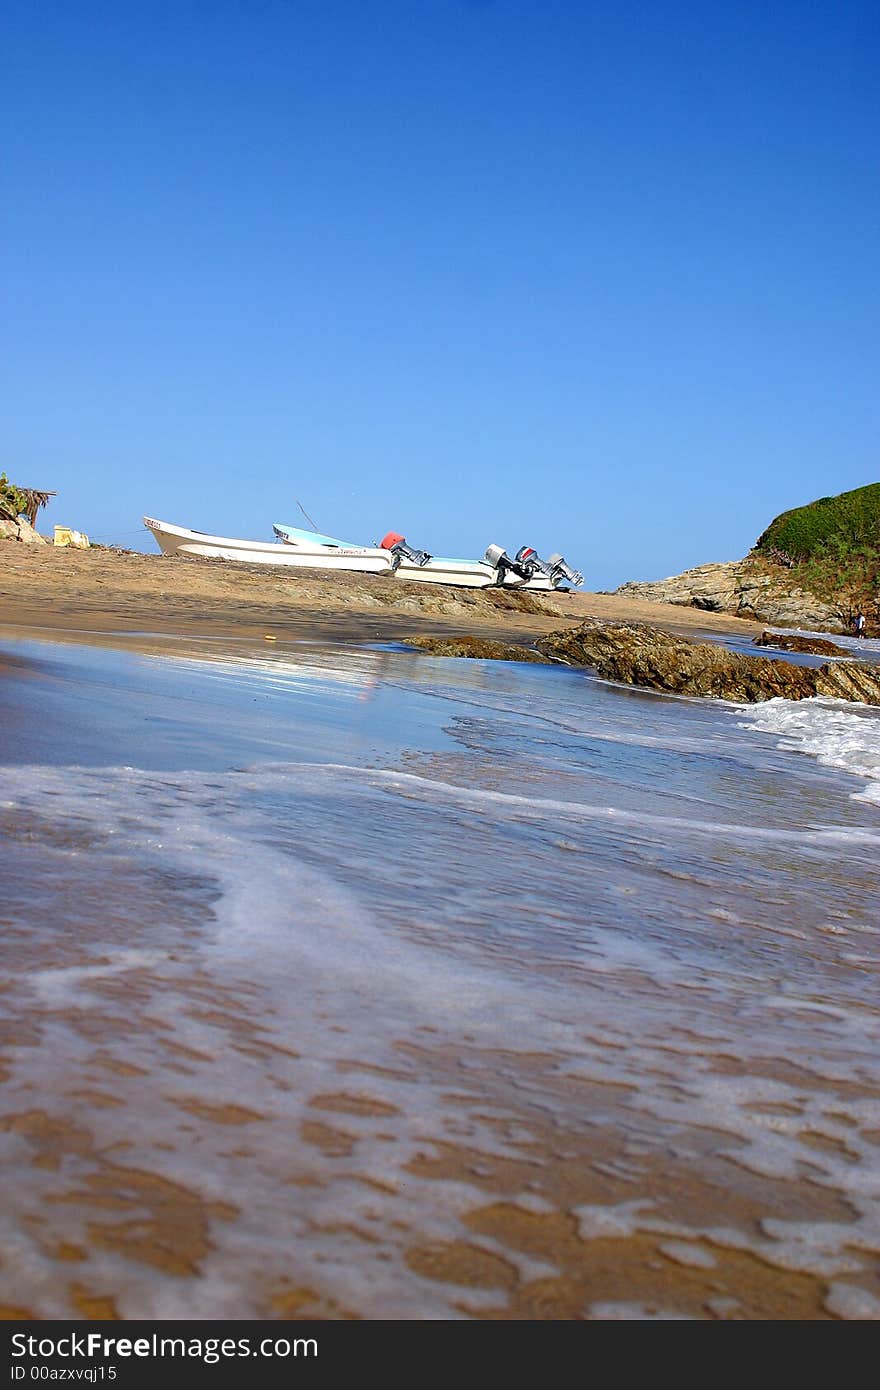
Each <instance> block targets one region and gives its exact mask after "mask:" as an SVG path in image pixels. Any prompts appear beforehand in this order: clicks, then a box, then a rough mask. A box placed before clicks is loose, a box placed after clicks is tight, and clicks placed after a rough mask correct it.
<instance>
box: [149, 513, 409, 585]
mask: <svg viewBox="0 0 880 1390" xmlns="http://www.w3.org/2000/svg"><path fill="white" fill-rule="evenodd" d="M144 525H145V526H146V527H147V529H148V530H149V531H152V533H153V535H154V536H155V538H156V541H157V542H158V545H159V549H160V550H161V551H162V554H163V555H197V556H200V557H202V558H204V559H208V560H236V561H238V563H239V564H244V565H283V566H284V567H285V568H289V569H297V568H298V569H329V570H357V571H358V572H360V573H361V574H387V573H390V572H391V567H392V558H393V557H392V556H391V555H390V554H389V552H388V551H387V550H380V549H379V547H378V546H375V547H374V546H333V547H330V546H326V545H318V544H313V545H302V546H292V545H285V544H284V543H283V542H282V541H247V540H238V539H235V538H234V537H232V536H210V535H208V534H207V533H206V532H204V531H190V530H188V529H187V528H186V527H185V526H173V525H172V524H171V522H170V521H156V520H155V518H154V517H151V516H145V517H144Z"/></svg>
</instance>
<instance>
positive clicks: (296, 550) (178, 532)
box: [144, 516, 583, 592]
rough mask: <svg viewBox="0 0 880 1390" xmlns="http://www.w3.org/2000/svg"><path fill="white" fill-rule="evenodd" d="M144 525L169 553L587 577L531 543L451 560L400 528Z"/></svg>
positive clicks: (473, 579) (459, 579)
mask: <svg viewBox="0 0 880 1390" xmlns="http://www.w3.org/2000/svg"><path fill="white" fill-rule="evenodd" d="M144 525H145V526H146V527H147V529H148V530H149V531H151V532H152V534H153V536H154V537H155V539H156V541H157V543H158V545H159V549H160V550H161V551H162V553H163V554H165V555H193V556H198V557H202V558H205V559H216V560H233V561H237V562H238V563H240V564H248V565H283V566H285V567H286V568H301V569H326V570H351V571H356V572H358V573H361V574H393V575H395V576H397V577H398V578H401V579H407V580H418V581H421V582H423V583H430V584H454V585H458V586H463V587H466V588H479V589H485V588H490V587H492V586H496V585H504V586H506V587H508V588H517V589H529V590H532V591H534V590H539V591H540V590H543V591H544V592H547V591H549V590H551V589H555V588H558V587H559V585H560V584H561V583H562V582H563V581H567V582H569V583H582V582H583V581H582V578H581V576H580V575H578V574H576V572H575V571H573V570H571V569H569V567H568V566H566V565H565V562H564V561H563V560H561V557H558V558H557V557H554V558H555V560H556V563H553V562H547V561H543V560H541V559H540V557H539V556H537V555H536V554H535V552H534V551H533V550H529V549H528V547H523V548H522V550H520V551H518V552H517V554H516V556H515V557H514V558H513V559H511V558H510V556H509V555H508V554H507V552H506V551H505V550H503V549H502V548H501V546H497V545H490V546H489V547H488V549H487V550H486V554H485V556H484V558H483V559H482V560H452V559H444V558H441V557H439V556H433V555H429V554H428V553H427V551H423V550H415V549H414V548H413V547H412V546H409V545H407V544H406V540H405V538H404V537H403V536H399V535H397V533H396V532H389V534H388V535H387V536H386V537H385V538H384V540H383V541H382V542H381V544H380V545H378V546H358V545H349V544H348V543H346V542H344V541H341V540H337V539H336V538H334V537H332V536H324V535H321V534H320V533H319V532H317V531H302V530H300V529H298V528H297V527H292V526H280V525H277V526H275V527H274V531H275V534H276V536H278V540H277V541H254V540H241V539H237V538H235V537H232V536H213V535H209V534H207V533H206V532H203V531H192V530H189V529H188V528H187V527H184V526H175V525H173V524H172V523H171V522H168V521H157V520H156V519H155V518H154V517H148V516H145V517H144ZM560 566H561V567H562V568H560Z"/></svg>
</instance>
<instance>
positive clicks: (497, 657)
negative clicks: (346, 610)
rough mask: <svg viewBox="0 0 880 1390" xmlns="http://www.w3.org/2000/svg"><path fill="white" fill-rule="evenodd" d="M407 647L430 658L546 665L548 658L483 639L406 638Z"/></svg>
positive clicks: (511, 644) (522, 648)
mask: <svg viewBox="0 0 880 1390" xmlns="http://www.w3.org/2000/svg"><path fill="white" fill-rule="evenodd" d="M406 644H407V646H408V647H418V648H419V650H420V651H423V652H428V653H429V654H430V655H431V656H464V657H471V658H476V659H477V660H484V661H537V662H541V663H542V664H543V665H546V664H547V663H548V661H549V660H550V658H549V657H546V656H541V655H540V654H539V653H538V652H536V651H533V650H532V649H531V648H530V647H520V646H517V645H516V644H515V643H513V642H494V641H492V640H491V639H488V638H485V637H471V636H465V637H408V638H407V639H406Z"/></svg>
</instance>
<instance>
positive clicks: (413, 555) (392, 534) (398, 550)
mask: <svg viewBox="0 0 880 1390" xmlns="http://www.w3.org/2000/svg"><path fill="white" fill-rule="evenodd" d="M379 549H380V550H390V551H391V554H392V556H393V559H392V561H391V568H392V570H396V569H397V567H398V565H399V564H400V562H401V560H409V561H411V562H412V564H414V565H418V566H419V567H420V568H421V566H422V565H426V564H427V563H428V561H429V560H430V559H431V556H430V555H429V554H428V552H427V550H416V549H415V548H414V547H413V546H411V545H407V543H406V536H401V535H399V534H398V532H397V531H389V532H388V535H387V536H383V537H382V539H381V540H380V542H379Z"/></svg>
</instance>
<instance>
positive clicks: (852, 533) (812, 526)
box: [755, 483, 880, 565]
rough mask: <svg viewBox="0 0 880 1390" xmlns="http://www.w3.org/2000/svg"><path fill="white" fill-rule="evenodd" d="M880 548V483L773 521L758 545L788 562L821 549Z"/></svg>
mask: <svg viewBox="0 0 880 1390" xmlns="http://www.w3.org/2000/svg"><path fill="white" fill-rule="evenodd" d="M866 547H867V548H868V549H869V550H873V551H880V483H869V484H868V486H867V487H857V488H854V489H853V491H852V492H841V493H840V494H839V495H838V496H837V497H820V498H819V499H818V501H816V502H808V503H807V505H806V506H805V507H795V508H794V509H793V510H792V511H790V512H783V513H782V515H781V516H778V517H776V519H775V521H771V522H770V525H769V526H768V527H767V530H766V531H765V532H764V534H763V535H762V536H760V537H759V538H758V541H757V543H756V545H755V549H756V550H758V551H761V552H762V553H763V554H764V555H767V556H768V557H769V558H771V559H778V560H781V561H782V562H783V563H785V564H793V565H796V564H799V563H800V562H801V561H802V560H809V559H813V558H815V557H816V556H817V555H818V554H819V553H820V552H822V551H826V552H827V551H833V552H834V553H836V554H839V555H844V554H848V553H849V552H850V551H857V550H862V549H863V548H866Z"/></svg>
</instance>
